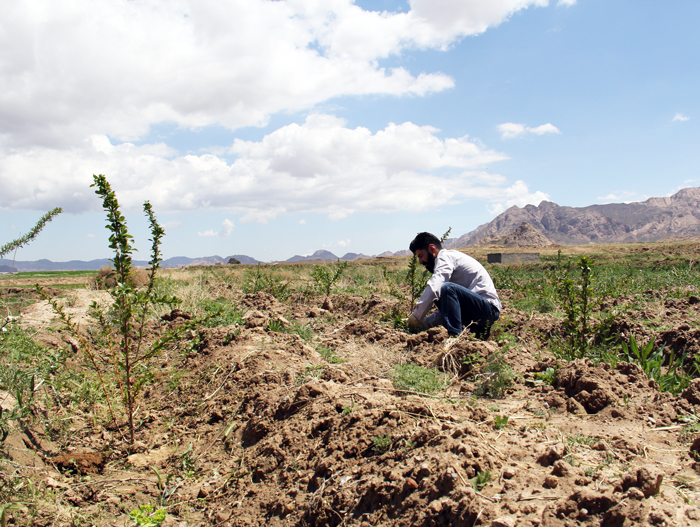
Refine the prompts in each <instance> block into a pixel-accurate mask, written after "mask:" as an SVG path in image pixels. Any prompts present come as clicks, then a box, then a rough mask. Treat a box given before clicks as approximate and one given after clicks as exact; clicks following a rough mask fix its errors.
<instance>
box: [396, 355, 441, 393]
mask: <svg viewBox="0 0 700 527" xmlns="http://www.w3.org/2000/svg"><path fill="white" fill-rule="evenodd" d="M389 377H391V379H392V381H393V383H394V388H396V389H397V390H406V391H411V392H418V393H425V394H428V395H432V394H434V393H435V392H436V391H438V390H441V389H443V388H444V387H445V385H446V382H445V374H444V373H442V372H440V371H439V370H436V369H428V368H423V367H422V366H418V365H417V364H413V363H410V362H409V363H406V364H398V365H396V366H394V367H393V368H392V369H391V370H390V371H389Z"/></svg>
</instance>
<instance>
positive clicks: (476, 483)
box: [471, 470, 492, 491]
mask: <svg viewBox="0 0 700 527" xmlns="http://www.w3.org/2000/svg"><path fill="white" fill-rule="evenodd" d="M491 477H492V476H491V471H490V470H485V471H483V472H477V473H476V477H474V478H473V479H472V480H471V484H472V487H474V490H476V491H481V490H484V487H485V486H486V485H488V483H489V481H491Z"/></svg>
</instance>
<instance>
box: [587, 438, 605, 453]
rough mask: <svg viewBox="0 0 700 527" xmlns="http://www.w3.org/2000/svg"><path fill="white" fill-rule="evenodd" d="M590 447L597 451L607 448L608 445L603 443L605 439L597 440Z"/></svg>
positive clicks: (603, 450)
mask: <svg viewBox="0 0 700 527" xmlns="http://www.w3.org/2000/svg"><path fill="white" fill-rule="evenodd" d="M591 448H592V449H593V450H597V451H598V452H605V451H606V450H607V449H608V445H606V444H605V441H598V442H597V443H595V444H594V445H593V446H592V447H591Z"/></svg>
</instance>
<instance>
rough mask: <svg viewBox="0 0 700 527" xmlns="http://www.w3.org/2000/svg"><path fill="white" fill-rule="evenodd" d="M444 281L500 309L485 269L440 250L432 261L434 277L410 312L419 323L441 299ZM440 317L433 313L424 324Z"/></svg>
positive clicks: (474, 262)
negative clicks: (471, 292) (460, 287)
mask: <svg viewBox="0 0 700 527" xmlns="http://www.w3.org/2000/svg"><path fill="white" fill-rule="evenodd" d="M445 282H453V283H455V284H459V285H461V286H463V287H466V288H467V289H469V290H470V291H473V292H474V293H476V294H477V295H479V296H481V297H483V298H484V299H486V300H487V301H488V302H490V303H491V304H493V305H494V306H496V308H498V310H499V311H500V310H501V301H500V300H499V299H498V293H497V292H496V288H495V287H494V285H493V280H491V276H490V275H489V273H488V271H486V269H484V266H483V265H481V264H480V263H479V262H477V261H476V260H475V259H474V258H472V257H471V256H468V255H466V254H464V253H462V252H459V251H455V250H451V249H441V250H440V252H439V253H438V255H437V257H436V258H435V271H434V272H433V276H432V277H431V278H430V280H428V285H427V286H426V288H425V291H423V294H422V295H421V297H420V300H418V302H417V303H416V308H415V309H414V310H413V315H414V316H415V317H416V318H417V319H418V320H423V319H424V318H425V315H426V314H427V313H428V311H430V308H431V307H432V306H433V302H435V301H436V300H438V299H439V298H440V289H441V288H442V284H444V283H445ZM440 318H442V317H441V315H440V313H439V312H436V313H434V314H433V315H431V316H429V317H428V319H426V323H428V325H431V326H432V325H434V324H437V323H439V319H440Z"/></svg>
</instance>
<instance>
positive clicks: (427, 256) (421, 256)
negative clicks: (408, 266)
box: [416, 246, 435, 273]
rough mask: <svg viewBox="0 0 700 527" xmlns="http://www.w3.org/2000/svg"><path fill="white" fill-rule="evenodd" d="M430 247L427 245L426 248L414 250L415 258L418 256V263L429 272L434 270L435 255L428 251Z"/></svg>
mask: <svg viewBox="0 0 700 527" xmlns="http://www.w3.org/2000/svg"><path fill="white" fill-rule="evenodd" d="M430 247H431V246H428V249H427V250H426V249H417V250H416V258H418V263H419V264H421V265H422V266H423V267H425V268H426V269H427V270H428V271H430V272H431V273H433V272H435V256H433V253H432V252H431V251H430Z"/></svg>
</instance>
